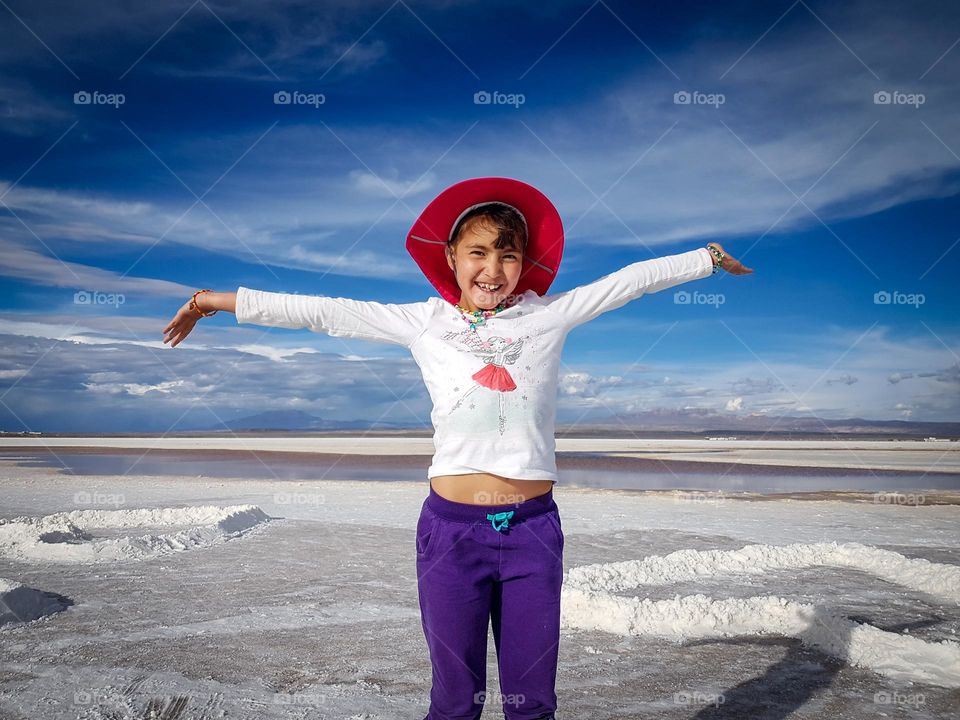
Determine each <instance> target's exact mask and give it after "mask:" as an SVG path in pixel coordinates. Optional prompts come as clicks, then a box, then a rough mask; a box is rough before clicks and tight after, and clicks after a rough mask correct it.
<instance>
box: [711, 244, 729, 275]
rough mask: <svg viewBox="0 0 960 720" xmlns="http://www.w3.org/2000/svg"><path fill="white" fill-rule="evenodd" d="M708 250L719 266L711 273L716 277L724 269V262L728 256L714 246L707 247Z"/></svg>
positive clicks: (714, 267)
mask: <svg viewBox="0 0 960 720" xmlns="http://www.w3.org/2000/svg"><path fill="white" fill-rule="evenodd" d="M707 250H709V251H710V254H711V255H713V256H714V257H715V258H716V259H717V264H716V265H714V266H713V272H712V273H711V274H712V275H716V274H717V273H718V272H720V268H722V267H723V260H724V258H725V257H726V255H724V254H723V252H721V251H720V250H717V248H715V247H714V246H713V245H707Z"/></svg>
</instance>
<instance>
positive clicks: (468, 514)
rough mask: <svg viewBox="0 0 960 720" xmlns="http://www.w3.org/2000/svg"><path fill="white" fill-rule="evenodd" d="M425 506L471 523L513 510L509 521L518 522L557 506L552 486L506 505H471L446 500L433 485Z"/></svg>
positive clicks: (457, 520)
mask: <svg viewBox="0 0 960 720" xmlns="http://www.w3.org/2000/svg"><path fill="white" fill-rule="evenodd" d="M426 502H427V506H428V507H429V508H430V509H431V510H433V512H435V513H436V514H437V515H439V516H440V517H442V518H445V519H447V520H453V521H454V522H465V523H473V522H477V521H478V520H479V521H481V522H488V520H487V515H495V514H497V513H500V512H510V511H513V516H512V517H511V520H510V522H511V523H517V522H520V521H522V520H524V519H526V518H531V517H535V516H537V515H542V514H543V513H545V512H550V511H552V510H554V509H555V508H556V507H557V504H556V503H555V502H554V500H553V488H551V489H550V490H548V491H547V492H546V493H544V494H543V495H538V496H537V497H535V498H530V499H529V500H526V501H524V502H522V503H508V504H506V505H473V504H471V503H459V502H454V501H453V500H447V499H446V498H445V497H443V496H442V495H440V494H439V493H437V491H436V490H434V489H433V487H431V488H430V494H429V495H428V496H427V501H426Z"/></svg>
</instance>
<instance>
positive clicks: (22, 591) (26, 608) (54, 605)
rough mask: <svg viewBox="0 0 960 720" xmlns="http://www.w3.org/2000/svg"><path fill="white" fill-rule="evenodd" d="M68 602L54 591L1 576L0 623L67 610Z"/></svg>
mask: <svg viewBox="0 0 960 720" xmlns="http://www.w3.org/2000/svg"><path fill="white" fill-rule="evenodd" d="M68 604H69V603H68V602H65V600H64V598H61V597H60V596H58V595H55V594H53V593H49V592H44V591H42V590H37V589H35V588H32V587H27V586H26V585H23V584H21V583H18V582H15V581H13V580H6V579H4V578H0V625H5V624H6V623H13V622H30V621H31V620H36V619H37V618H41V617H44V616H45V615H51V614H53V613H55V612H60V611H61V610H65V609H66V608H67V606H68Z"/></svg>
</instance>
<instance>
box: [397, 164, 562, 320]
mask: <svg viewBox="0 0 960 720" xmlns="http://www.w3.org/2000/svg"><path fill="white" fill-rule="evenodd" d="M484 202H503V203H507V204H508V205H512V206H514V207H515V208H517V210H519V211H520V212H521V213H522V214H523V216H524V219H525V220H526V222H527V233H528V238H527V249H526V252H524V254H523V268H522V270H521V271H520V273H521V274H520V280H519V281H518V282H517V286H516V288H515V289H514V291H513V292H514V294H515V295H522V294H523V293H525V292H526V291H527V290H533V291H534V292H535V293H536V294H537V295H541V296H542V295H545V294H546V292H547V289H548V288H549V287H550V283H552V282H553V280H554V278H555V277H556V276H557V271H558V270H559V269H560V260H561V258H562V257H563V223H562V222H561V221H560V214H559V213H558V212H557V209H556V208H555V207H554V206H553V203H552V202H550V200H549V199H548V198H547V196H546V195H544V194H543V193H542V192H540V191H539V190H537V189H536V188H535V187H533V186H532V185H528V184H527V183H525V182H521V181H520V180H514V179H512V178H503V177H487V178H472V179H470V180H463V181H461V182H458V183H456V184H455V185H451V186H450V187H448V188H447V189H446V190H444V191H443V192H442V193H440V194H439V195H437V197H435V198H434V199H433V200H432V201H431V202H430V204H429V205H427V207H426V208H424V210H423V212H422V213H420V217H418V218H417V221H416V222H415V223H414V224H413V227H412V228H410V231H409V232H408V233H407V243H406V247H407V251H408V252H409V253H410V255H411V256H412V257H413V259H414V261H415V262H416V263H417V265H418V266H419V267H420V269H421V270H422V271H423V274H424V275H426V277H427V280H429V281H430V284H431V285H433V286H434V287H435V288H436V289H437V291H438V292H439V293H440V295H441V296H442V297H443V298H444V299H445V300H447V301H448V302H450V303H452V304H456V303H458V302H460V286H459V285H458V284H457V278H456V276H455V275H454V272H453V270H451V269H450V266H449V265H448V264H447V258H446V248H447V239H448V238H449V236H450V232H451V230H452V229H453V224H454V223H455V222H456V220H457V219H458V218H459V217H460V215H461V213H463V211H464V210H465V209H466V208H469V207H471V206H473V205H478V204H481V203H484Z"/></svg>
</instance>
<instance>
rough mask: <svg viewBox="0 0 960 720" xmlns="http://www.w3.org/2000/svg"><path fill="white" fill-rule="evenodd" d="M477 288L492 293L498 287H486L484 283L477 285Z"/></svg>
mask: <svg viewBox="0 0 960 720" xmlns="http://www.w3.org/2000/svg"><path fill="white" fill-rule="evenodd" d="M477 286H478V287H480V288H482V289H484V290H487V291H489V292H493V291H494V290H496V289H497V288H498V287H500V286H499V285H487V284H485V283H477Z"/></svg>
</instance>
